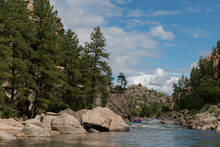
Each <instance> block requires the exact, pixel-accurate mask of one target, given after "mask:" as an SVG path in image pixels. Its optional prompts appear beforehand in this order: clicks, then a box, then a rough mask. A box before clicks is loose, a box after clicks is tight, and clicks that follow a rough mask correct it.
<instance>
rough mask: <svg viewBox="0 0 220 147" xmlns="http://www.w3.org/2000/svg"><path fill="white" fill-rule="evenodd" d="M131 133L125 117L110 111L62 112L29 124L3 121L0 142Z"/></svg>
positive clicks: (46, 114)
mask: <svg viewBox="0 0 220 147" xmlns="http://www.w3.org/2000/svg"><path fill="white" fill-rule="evenodd" d="M116 131H117V132H124V131H129V126H128V125H127V124H126V123H125V121H124V120H123V119H122V117H121V116H119V115H117V114H115V113H114V112H113V111H111V110H110V109H108V108H102V107H96V108H94V109H93V110H80V111H78V112H74V111H72V110H70V109H67V110H64V111H61V112H59V113H53V112H47V113H45V114H42V115H38V116H36V117H35V118H34V119H29V120H26V121H21V120H15V119H13V118H10V119H0V139H17V138H26V137H37V138H38V137H50V136H55V135H61V134H85V133H99V132H116Z"/></svg>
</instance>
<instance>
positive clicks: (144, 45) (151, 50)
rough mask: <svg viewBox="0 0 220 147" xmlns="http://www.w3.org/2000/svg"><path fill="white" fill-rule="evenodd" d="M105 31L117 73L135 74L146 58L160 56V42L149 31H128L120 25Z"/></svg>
mask: <svg viewBox="0 0 220 147" xmlns="http://www.w3.org/2000/svg"><path fill="white" fill-rule="evenodd" d="M103 32H104V35H105V36H106V38H107V48H108V49H109V50H108V51H109V52H110V54H111V63H110V64H111V67H112V69H113V71H114V72H115V73H118V72H125V73H127V74H133V73H134V72H136V71H135V70H136V68H137V67H139V66H140V65H141V64H143V62H142V60H143V59H144V58H147V57H148V58H157V57H159V56H160V53H158V52H157V51H156V49H157V47H158V44H159V43H158V42H157V41H155V40H153V39H152V38H151V37H150V36H148V33H145V32H139V31H131V32H127V31H125V30H123V29H121V28H118V27H110V28H103ZM119 61H120V63H119Z"/></svg>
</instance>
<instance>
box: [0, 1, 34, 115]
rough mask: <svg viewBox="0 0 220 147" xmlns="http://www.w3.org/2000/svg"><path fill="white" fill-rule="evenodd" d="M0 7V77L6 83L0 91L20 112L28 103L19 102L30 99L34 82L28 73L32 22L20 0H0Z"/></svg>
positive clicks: (32, 36) (32, 32)
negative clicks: (0, 70) (2, 90)
mask: <svg viewBox="0 0 220 147" xmlns="http://www.w3.org/2000/svg"><path fill="white" fill-rule="evenodd" d="M0 11H1V13H0V23H1V24H0V26H1V28H0V31H1V37H3V39H2V40H1V42H0V44H1V45H0V46H1V54H0V56H1V57H0V58H1V59H0V60H1V61H2V62H1V63H3V64H5V65H4V68H2V70H3V72H2V75H1V78H2V79H3V81H2V82H3V83H4V85H6V87H5V89H6V90H7V91H5V92H4V93H8V94H7V95H8V97H6V100H5V101H7V103H10V104H17V107H18V108H17V109H18V110H19V111H20V115H22V114H23V112H22V111H25V112H26V110H27V107H28V106H25V105H21V104H23V103H26V102H27V103H28V102H29V101H30V100H29V97H28V95H29V93H31V91H32V90H31V87H32V85H33V84H34V83H33V77H32V76H30V74H29V68H30V66H31V62H30V58H31V57H32V55H33V53H34V52H33V49H32V47H31V45H32V42H34V40H35V37H34V26H33V23H32V20H31V19H30V17H31V13H30V12H29V11H28V10H27V5H26V4H25V3H24V1H22V0H7V1H1V10H0ZM4 62H5V63H4ZM1 67H2V66H1ZM2 76H3V77H2ZM1 84H2V83H1Z"/></svg>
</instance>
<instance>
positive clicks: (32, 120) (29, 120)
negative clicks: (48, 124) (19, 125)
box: [24, 118, 41, 127]
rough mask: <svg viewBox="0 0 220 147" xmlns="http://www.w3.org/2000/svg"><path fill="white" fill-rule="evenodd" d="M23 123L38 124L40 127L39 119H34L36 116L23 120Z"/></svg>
mask: <svg viewBox="0 0 220 147" xmlns="http://www.w3.org/2000/svg"><path fill="white" fill-rule="evenodd" d="M24 124H25V125H27V124H32V125H35V126H40V127H41V122H40V120H39V119H36V118H33V119H28V120H26V121H24Z"/></svg>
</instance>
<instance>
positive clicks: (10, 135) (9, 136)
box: [0, 131, 16, 140]
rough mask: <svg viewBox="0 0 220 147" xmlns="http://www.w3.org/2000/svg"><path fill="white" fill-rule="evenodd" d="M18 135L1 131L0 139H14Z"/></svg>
mask: <svg viewBox="0 0 220 147" xmlns="http://www.w3.org/2000/svg"><path fill="white" fill-rule="evenodd" d="M14 139H16V137H15V136H14V135H12V134H10V133H6V132H1V131H0V140H14Z"/></svg>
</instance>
